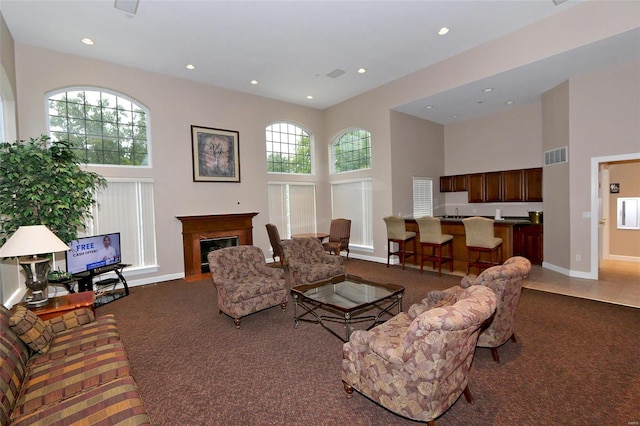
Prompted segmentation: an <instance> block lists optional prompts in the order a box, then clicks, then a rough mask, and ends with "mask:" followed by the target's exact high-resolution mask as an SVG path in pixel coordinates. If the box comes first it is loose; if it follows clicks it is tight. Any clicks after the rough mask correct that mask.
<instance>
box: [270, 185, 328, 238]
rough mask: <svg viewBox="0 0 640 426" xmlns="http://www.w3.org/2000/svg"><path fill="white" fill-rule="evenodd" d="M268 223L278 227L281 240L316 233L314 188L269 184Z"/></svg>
mask: <svg viewBox="0 0 640 426" xmlns="http://www.w3.org/2000/svg"><path fill="white" fill-rule="evenodd" d="M268 190H269V221H270V222H271V223H273V224H274V225H276V226H277V227H278V231H279V232H280V235H281V238H291V235H293V234H298V233H306V232H316V231H317V229H316V223H317V222H316V186H315V185H314V184H303V183H300V184H296V183H279V182H270V183H269V185H268Z"/></svg>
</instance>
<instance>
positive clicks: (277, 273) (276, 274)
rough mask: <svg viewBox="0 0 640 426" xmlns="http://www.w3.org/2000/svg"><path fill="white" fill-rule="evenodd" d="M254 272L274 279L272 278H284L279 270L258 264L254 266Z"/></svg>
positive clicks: (282, 272)
mask: <svg viewBox="0 0 640 426" xmlns="http://www.w3.org/2000/svg"><path fill="white" fill-rule="evenodd" d="M256 271H258V272H260V273H261V274H264V275H267V276H270V277H274V278H284V271H283V270H282V269H280V268H271V267H269V266H267V265H266V264H258V265H256Z"/></svg>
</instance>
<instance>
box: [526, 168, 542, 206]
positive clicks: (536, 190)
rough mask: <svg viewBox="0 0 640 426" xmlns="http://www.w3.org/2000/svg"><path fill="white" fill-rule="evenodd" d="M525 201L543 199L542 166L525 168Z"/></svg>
mask: <svg viewBox="0 0 640 426" xmlns="http://www.w3.org/2000/svg"><path fill="white" fill-rule="evenodd" d="M523 173H524V197H523V200H524V201H542V167H537V168H534V169H524V171H523Z"/></svg>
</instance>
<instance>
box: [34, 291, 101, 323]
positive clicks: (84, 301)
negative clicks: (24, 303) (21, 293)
mask: <svg viewBox="0 0 640 426" xmlns="http://www.w3.org/2000/svg"><path fill="white" fill-rule="evenodd" d="M94 300H95V294H94V293H93V292H92V291H86V292H82V293H69V294H66V295H64V296H57V297H51V298H49V303H47V304H46V305H44V306H40V307H37V308H29V309H30V310H31V311H33V313H35V314H36V315H38V317H39V318H40V319H41V320H48V319H51V318H55V317H59V316H60V315H64V314H66V313H67V312H71V311H73V310H75V309H78V308H90V309H91V310H92V311H93V312H94V313H95V309H94V307H93V302H94Z"/></svg>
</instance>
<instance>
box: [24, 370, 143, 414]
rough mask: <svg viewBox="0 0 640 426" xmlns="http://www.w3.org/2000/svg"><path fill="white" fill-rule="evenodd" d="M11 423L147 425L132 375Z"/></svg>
mask: <svg viewBox="0 0 640 426" xmlns="http://www.w3.org/2000/svg"><path fill="white" fill-rule="evenodd" d="M11 424H12V425H13V426H24V425H33V424H38V425H42V426H70V425H83V426H84V425H103V426H110V425H127V426H136V425H150V424H151V421H150V420H149V416H148V415H147V412H146V409H145V408H144V405H143V403H142V400H141V399H140V394H139V393H138V389H137V387H136V384H135V382H134V381H133V378H132V377H130V376H129V377H124V378H121V379H117V380H113V381H111V382H109V383H105V384H103V385H101V386H98V387H96V388H94V389H91V390H89V391H87V392H85V393H83V394H82V395H78V396H75V397H72V398H69V399H66V400H64V401H62V402H60V403H58V404H54V405H51V406H48V407H44V408H43V409H41V410H39V411H37V412H35V413H31V414H27V415H24V416H22V417H18V418H16V419H14V420H13V423H11Z"/></svg>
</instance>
